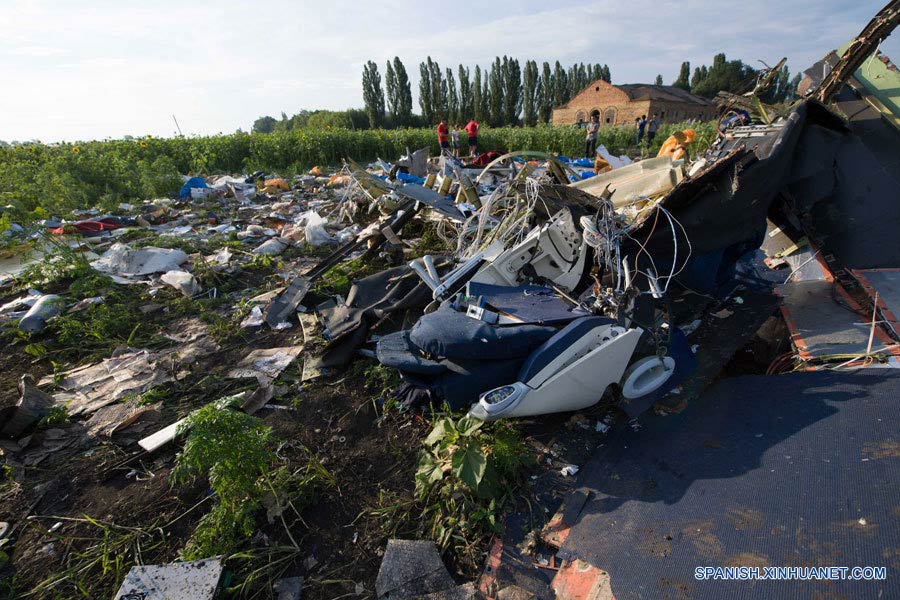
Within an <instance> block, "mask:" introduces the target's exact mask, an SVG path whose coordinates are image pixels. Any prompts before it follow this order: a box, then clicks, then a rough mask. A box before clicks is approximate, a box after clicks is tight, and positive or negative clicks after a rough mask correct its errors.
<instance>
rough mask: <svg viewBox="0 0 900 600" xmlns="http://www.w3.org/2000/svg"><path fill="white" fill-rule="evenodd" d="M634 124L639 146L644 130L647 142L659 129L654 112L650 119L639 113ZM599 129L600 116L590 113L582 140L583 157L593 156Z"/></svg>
mask: <svg viewBox="0 0 900 600" xmlns="http://www.w3.org/2000/svg"><path fill="white" fill-rule="evenodd" d="M634 123H635V125H636V126H637V145H638V146H640V145H641V143H642V142H643V141H644V132H645V131H646V134H647V144H648V145H649V144H652V143H653V138H655V137H656V132H657V130H659V119H658V118H657V117H656V113H654V114H653V116H652V117H650V120H649V121H648V120H647V115H641V116H640V117H638V118H636V119H635V120H634ZM599 130H600V116H599V115H597V114H596V113H594V114H592V115H591V120H590V121H588V123H587V126H586V127H585V131H586V137H585V140H584V157H585V158H593V157H594V155H595V154H596V153H597V132H598V131H599Z"/></svg>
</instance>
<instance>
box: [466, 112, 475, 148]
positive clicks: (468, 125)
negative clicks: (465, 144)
mask: <svg viewBox="0 0 900 600" xmlns="http://www.w3.org/2000/svg"><path fill="white" fill-rule="evenodd" d="M466 133H467V134H469V156H475V152H476V151H477V150H478V121H476V120H475V119H472V120H471V121H469V122H468V123H466Z"/></svg>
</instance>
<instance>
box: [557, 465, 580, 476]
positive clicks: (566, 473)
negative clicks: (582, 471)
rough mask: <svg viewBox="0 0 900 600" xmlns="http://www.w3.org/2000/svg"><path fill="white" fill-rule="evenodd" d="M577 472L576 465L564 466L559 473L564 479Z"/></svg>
mask: <svg viewBox="0 0 900 600" xmlns="http://www.w3.org/2000/svg"><path fill="white" fill-rule="evenodd" d="M578 470H579V468H578V465H566V466H565V467H563V468H562V469H560V471H559V472H560V473H562V475H563V476H564V477H571V476H572V475H575V474H576V473H578Z"/></svg>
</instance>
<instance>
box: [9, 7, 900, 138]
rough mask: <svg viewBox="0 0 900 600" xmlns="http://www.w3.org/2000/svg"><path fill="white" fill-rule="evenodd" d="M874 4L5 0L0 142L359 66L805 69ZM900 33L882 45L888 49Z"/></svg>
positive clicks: (899, 51) (292, 96)
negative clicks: (428, 61) (719, 64)
mask: <svg viewBox="0 0 900 600" xmlns="http://www.w3.org/2000/svg"><path fill="white" fill-rule="evenodd" d="M884 3H885V0H879V1H878V2H865V1H862V2H861V1H855V2H849V1H837V0H820V1H810V0H791V1H789V2H788V1H783V2H773V1H771V0H768V1H760V0H744V1H739V2H732V1H729V0H717V1H711V0H682V1H680V2H659V1H651V0H630V1H628V2H612V1H608V0H599V1H586V0H585V1H582V0H575V1H567V2H563V3H553V2H546V1H543V0H542V1H536V0H518V1H516V2H507V1H503V0H500V1H493V2H484V1H480V2H466V1H457V2H453V1H450V2H423V1H419V2H413V1H408V0H383V1H378V2H358V3H357V2H340V1H332V2H327V1H326V2H323V1H321V0H320V1H317V2H309V1H307V0H303V1H300V2H296V1H295V2H288V1H284V2H281V1H269V0H259V1H258V2H254V3H248V2H235V1H231V0H219V1H218V2H203V1H197V0H194V1H191V0H179V1H172V0H154V1H152V2H149V1H147V2H131V1H128V0H116V1H109V0H82V1H72V0H68V1H67V0H2V10H0V15H2V18H0V73H2V77H3V86H2V89H3V91H2V93H0V140H7V141H11V140H26V139H40V140H42V141H44V142H51V141H58V140H69V141H72V140H83V139H102V138H106V137H121V136H124V135H127V134H131V135H144V134H152V135H157V136H160V135H163V136H168V135H172V134H173V133H174V130H175V125H174V123H173V121H172V115H173V114H175V115H176V116H177V117H178V121H179V123H180V125H181V128H182V130H183V132H184V133H185V134H186V135H192V134H213V133H218V132H226V133H227V132H233V131H234V130H235V129H237V128H238V127H242V128H244V129H245V130H247V129H248V128H249V127H250V125H251V123H252V122H253V120H254V119H255V118H256V117H258V116H260V115H265V114H270V115H274V116H277V115H280V113H281V111H282V110H283V111H285V112H287V113H288V114H292V113H294V112H297V111H298V110H300V109H301V108H330V109H342V108H347V107H351V106H361V105H362V92H361V89H360V78H361V72H362V67H363V64H364V63H365V62H366V61H367V60H369V59H371V60H375V61H376V62H377V63H378V64H379V67H380V68H381V69H382V75H383V66H384V63H385V61H386V60H387V59H388V58H390V57H393V56H395V55H396V56H399V57H400V58H401V60H403V62H404V63H405V64H406V67H407V70H408V71H409V73H410V76H411V77H412V78H413V86H414V87H413V92H414V94H415V86H416V84H417V81H418V63H419V62H420V61H422V60H424V59H425V57H426V56H427V55H431V57H432V58H433V59H435V60H437V61H438V62H440V64H441V66H442V67H447V66H454V68H455V66H456V65H457V64H459V63H463V64H466V65H469V66H474V65H475V64H481V65H483V66H484V65H487V64H489V63H490V62H491V61H492V60H493V58H494V56H496V55H498V54H499V55H503V54H507V55H510V56H515V57H518V58H519V59H521V60H525V59H530V58H534V59H536V60H538V61H542V60H550V61H551V62H552V61H554V60H559V61H561V62H562V63H563V64H564V65H569V64H571V63H573V62H575V61H578V62H586V63H588V62H590V63H593V62H600V63H606V64H608V65H609V66H610V69H611V71H612V78H613V83H634V82H650V81H653V79H654V78H655V76H656V74H657V73H661V74H662V75H663V79H664V80H665V82H666V83H671V81H672V80H673V79H674V78H675V77H676V76H677V73H678V68H679V66H680V64H681V62H682V61H683V60H689V61H691V64H692V68H693V66H696V65H699V64H701V63H704V62H705V63H707V64H709V63H710V62H711V61H712V56H713V55H714V54H715V53H717V52H725V53H726V54H727V56H728V57H729V58H740V59H742V60H744V61H746V62H749V63H751V64H754V65H755V66H758V65H759V63H758V62H757V60H758V59H761V60H764V61H766V62H767V63H769V64H774V63H775V62H777V61H778V60H779V59H780V58H781V57H782V56H787V57H788V64H789V66H790V68H791V71H792V72H796V71H797V70H798V69H803V68H806V67H807V66H809V64H811V63H812V62H814V61H815V60H817V59H819V58H820V57H821V56H823V55H824V54H825V53H826V52H827V51H828V50H830V49H832V48H835V47H837V46H839V45H841V44H842V43H844V42H845V41H847V40H848V39H850V38H851V37H852V36H853V35H855V34H856V33H858V32H859V30H860V29H861V28H862V27H863V26H864V25H865V23H866V22H867V21H868V20H869V19H870V18H871V17H872V16H873V15H874V14H875V13H876V12H877V11H878V10H879V9H880V8H881V7H882V6H883V4H884ZM898 38H900V33H895V34H894V36H893V37H892V38H890V39H888V40H887V41H886V42H885V44H884V45H883V47H882V49H883V50H884V51H885V52H886V53H887V54H888V55H890V56H892V57H893V58H894V59H895V60H897V61H900V40H898Z"/></svg>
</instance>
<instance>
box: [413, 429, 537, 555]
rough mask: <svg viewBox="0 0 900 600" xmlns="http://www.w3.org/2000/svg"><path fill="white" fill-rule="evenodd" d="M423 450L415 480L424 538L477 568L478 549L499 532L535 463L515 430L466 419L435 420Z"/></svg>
mask: <svg viewBox="0 0 900 600" xmlns="http://www.w3.org/2000/svg"><path fill="white" fill-rule="evenodd" d="M423 446H424V449H423V450H422V451H421V453H420V455H419V461H418V465H417V469H416V476H415V477H416V495H417V497H418V498H419V500H421V501H422V502H424V503H425V509H424V511H423V514H422V517H423V518H422V521H423V528H424V529H425V531H424V533H426V534H427V535H429V536H430V537H431V538H432V539H433V540H434V541H435V542H436V543H437V544H438V547H439V548H440V549H441V550H442V551H446V550H452V551H453V552H454V553H455V555H456V556H457V558H458V559H459V560H460V561H461V562H462V563H463V564H467V565H468V566H471V567H473V568H477V567H476V565H477V562H478V548H479V546H480V545H481V543H482V542H483V541H484V540H485V538H486V537H487V536H489V535H491V534H493V533H495V532H497V531H498V529H499V519H500V515H501V514H502V512H503V510H504V509H505V508H506V507H507V505H508V504H509V503H510V502H512V500H513V499H514V498H515V494H516V490H518V488H519V487H520V486H521V485H522V483H523V478H522V473H523V471H524V469H525V468H526V467H527V466H529V465H531V464H533V459H532V458H531V457H530V455H529V453H528V452H527V451H526V449H525V446H524V443H523V440H522V437H521V434H520V433H519V432H518V431H517V430H516V429H514V428H513V426H511V425H509V424H507V423H485V422H483V421H479V420H477V419H472V418H470V417H463V418H461V419H458V420H454V419H452V418H450V417H442V418H439V419H438V420H437V421H436V422H435V424H434V428H433V429H432V431H431V433H430V434H429V435H428V437H427V438H425V441H424V442H423Z"/></svg>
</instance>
